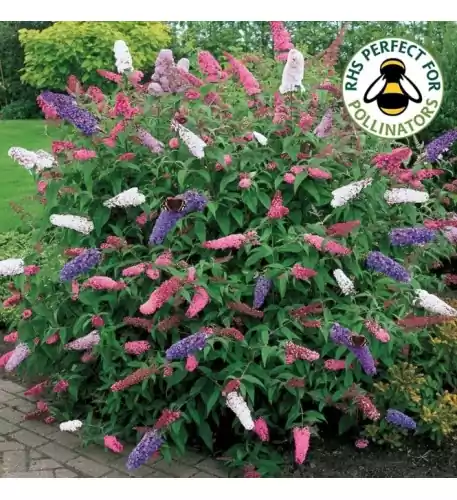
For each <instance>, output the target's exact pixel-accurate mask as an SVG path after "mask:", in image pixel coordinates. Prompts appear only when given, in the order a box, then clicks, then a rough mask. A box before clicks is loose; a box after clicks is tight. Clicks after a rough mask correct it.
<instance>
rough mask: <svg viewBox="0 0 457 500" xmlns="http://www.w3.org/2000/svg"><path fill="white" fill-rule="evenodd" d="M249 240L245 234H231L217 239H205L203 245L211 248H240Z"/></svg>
mask: <svg viewBox="0 0 457 500" xmlns="http://www.w3.org/2000/svg"><path fill="white" fill-rule="evenodd" d="M247 241H248V239H247V237H246V236H245V235H244V234H230V235H228V236H224V237H222V238H219V239H217V240H209V241H205V242H204V243H203V244H202V246H203V248H209V249H210V250H227V249H229V248H234V249H237V250H238V249H239V248H241V247H242V246H243V245H244V244H245V243H247Z"/></svg>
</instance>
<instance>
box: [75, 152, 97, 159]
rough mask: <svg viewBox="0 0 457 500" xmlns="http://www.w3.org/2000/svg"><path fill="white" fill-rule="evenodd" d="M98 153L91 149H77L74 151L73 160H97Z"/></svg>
mask: <svg viewBox="0 0 457 500" xmlns="http://www.w3.org/2000/svg"><path fill="white" fill-rule="evenodd" d="M96 156H97V153H96V152H95V151H91V150H89V149H77V150H76V151H73V158H74V159H75V160H78V161H87V160H91V159H92V158H95V157H96Z"/></svg>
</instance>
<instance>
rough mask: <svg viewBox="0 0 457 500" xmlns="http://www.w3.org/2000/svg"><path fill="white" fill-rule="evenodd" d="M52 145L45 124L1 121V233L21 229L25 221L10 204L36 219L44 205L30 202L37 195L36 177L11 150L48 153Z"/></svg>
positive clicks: (26, 121) (41, 122) (39, 122)
mask: <svg viewBox="0 0 457 500" xmlns="http://www.w3.org/2000/svg"><path fill="white" fill-rule="evenodd" d="M50 142H51V140H50V138H49V137H47V136H46V135H45V128H44V121H42V120H4V121H0V233H2V232H5V231H10V230H12V229H16V228H17V227H19V226H20V225H21V220H20V219H19V217H18V216H17V215H16V214H15V213H14V212H13V210H12V209H11V206H10V202H12V201H13V202H15V203H18V204H20V205H21V206H23V207H24V209H25V210H26V211H27V212H30V213H31V214H32V215H35V214H39V213H40V211H41V205H40V204H39V203H38V202H37V201H35V200H32V199H30V198H31V196H33V195H34V194H36V186H35V182H34V180H33V177H32V176H31V175H30V174H29V173H28V172H27V170H25V169H24V168H23V167H21V166H20V165H18V164H17V163H15V162H13V161H12V160H11V159H10V158H9V156H8V149H9V148H10V147H12V146H20V147H22V148H25V149H29V150H32V151H36V150H37V149H47V150H48V148H49V145H50Z"/></svg>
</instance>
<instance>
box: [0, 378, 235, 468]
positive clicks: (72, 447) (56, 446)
mask: <svg viewBox="0 0 457 500" xmlns="http://www.w3.org/2000/svg"><path fill="white" fill-rule="evenodd" d="M23 393H24V388H23V387H21V386H20V385H18V384H16V383H14V382H11V381H9V380H2V379H0V477H3V478H28V477H30V478H40V477H49V478H51V477H52V478H64V477H72V478H77V477H83V478H89V477H97V478H103V477H109V478H116V477H123V478H128V477H143V478H221V477H228V475H227V471H226V470H225V469H224V467H223V466H222V464H220V463H219V462H217V461H216V460H214V459H212V458H208V457H205V456H203V455H200V454H198V453H194V452H188V453H187V455H186V456H184V457H183V458H181V459H179V461H173V462H172V463H168V462H166V461H165V460H156V461H154V462H149V463H148V464H147V465H144V466H142V467H141V468H139V469H138V470H136V471H127V470H126V469H125V461H126V456H127V455H128V453H129V451H130V450H131V449H132V448H131V447H130V448H128V449H127V447H126V449H125V450H124V453H122V454H115V453H112V452H109V451H107V450H105V449H104V448H102V447H100V446H95V445H91V446H88V447H85V448H83V447H82V446H81V443H80V440H79V438H78V437H77V436H76V435H73V434H68V433H64V432H61V431H60V430H59V428H58V427H56V426H53V425H46V424H44V423H42V422H39V421H34V420H24V414H25V413H27V412H29V411H32V410H34V409H35V405H34V404H33V402H31V401H30V400H28V399H27V398H25V397H24V395H23Z"/></svg>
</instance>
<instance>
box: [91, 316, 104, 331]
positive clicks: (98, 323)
mask: <svg viewBox="0 0 457 500" xmlns="http://www.w3.org/2000/svg"><path fill="white" fill-rule="evenodd" d="M90 322H91V324H92V326H93V327H94V328H102V327H103V326H104V325H105V322H104V321H103V318H102V317H101V316H92V318H91V320H90Z"/></svg>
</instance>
